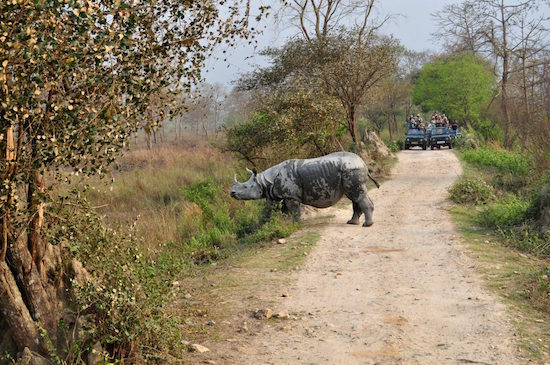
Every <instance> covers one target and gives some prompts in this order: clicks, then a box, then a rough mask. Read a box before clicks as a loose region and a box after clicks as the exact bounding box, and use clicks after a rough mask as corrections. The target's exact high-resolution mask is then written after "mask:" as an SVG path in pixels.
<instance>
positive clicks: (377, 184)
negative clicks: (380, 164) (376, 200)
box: [367, 172, 380, 189]
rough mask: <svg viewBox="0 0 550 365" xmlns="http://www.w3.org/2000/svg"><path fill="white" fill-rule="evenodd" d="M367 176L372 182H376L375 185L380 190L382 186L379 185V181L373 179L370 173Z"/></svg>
mask: <svg viewBox="0 0 550 365" xmlns="http://www.w3.org/2000/svg"><path fill="white" fill-rule="evenodd" d="M367 174H368V175H369V178H370V179H371V180H372V182H374V185H376V187H377V188H378V189H380V184H379V183H378V181H376V180H375V179H374V177H372V175H371V174H370V172H368V173H367Z"/></svg>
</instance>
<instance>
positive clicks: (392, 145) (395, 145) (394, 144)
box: [385, 139, 403, 152]
mask: <svg viewBox="0 0 550 365" xmlns="http://www.w3.org/2000/svg"><path fill="white" fill-rule="evenodd" d="M385 143H386V146H388V148H389V149H390V151H392V152H398V151H400V150H401V149H402V148H403V139H401V140H393V141H389V142H385Z"/></svg>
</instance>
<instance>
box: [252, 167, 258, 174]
mask: <svg viewBox="0 0 550 365" xmlns="http://www.w3.org/2000/svg"><path fill="white" fill-rule="evenodd" d="M252 173H253V174H254V175H257V174H258V170H256V167H253V168H252Z"/></svg>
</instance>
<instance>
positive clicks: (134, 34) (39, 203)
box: [0, 0, 265, 354]
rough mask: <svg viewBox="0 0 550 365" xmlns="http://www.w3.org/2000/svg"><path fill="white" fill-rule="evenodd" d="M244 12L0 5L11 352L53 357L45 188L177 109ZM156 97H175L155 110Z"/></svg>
mask: <svg viewBox="0 0 550 365" xmlns="http://www.w3.org/2000/svg"><path fill="white" fill-rule="evenodd" d="M243 7H244V9H245V10H241V9H242V8H243ZM264 10H265V8H263V9H261V10H260V12H263V11H264ZM249 16H250V10H249V4H248V1H240V0H235V1H233V2H229V3H226V6H220V5H217V4H216V2H215V1H210V0H206V1H200V2H195V1H185V2H180V1H173V0H157V1H149V0H134V1H131V2H128V1H125V0H122V1H102V0H101V1H100V0H97V1H95V0H90V1H82V0H68V1H64V2H60V1H58V0H33V1H30V0H22V1H3V2H1V3H0V62H1V69H0V85H1V88H0V100H1V105H0V146H1V147H2V158H1V159H0V164H1V169H0V175H1V176H0V178H1V180H2V185H1V186H0V221H1V222H2V224H1V233H2V234H1V235H0V240H1V245H0V247H1V248H0V291H2V293H3V294H2V295H1V296H0V311H1V312H2V314H3V316H4V318H5V321H6V322H7V325H8V327H9V330H10V331H11V333H12V334H13V337H14V340H15V343H16V345H17V346H18V348H19V349H23V348H24V347H29V348H31V349H32V350H34V351H37V352H40V353H42V354H48V353H49V352H50V351H52V348H51V346H48V343H49V341H51V343H53V346H54V349H53V351H55V350H57V351H59V353H60V354H61V353H62V351H61V350H62V349H61V347H62V344H61V343H59V342H58V323H59V319H60V316H61V315H62V313H63V309H64V308H65V307H66V305H67V299H68V298H66V296H65V290H64V289H65V288H66V286H67V285H70V283H68V282H67V281H66V280H64V279H66V278H67V276H66V275H67V272H66V270H65V269H64V261H63V260H61V253H62V249H63V248H61V247H56V246H53V245H52V244H51V243H50V242H48V241H47V240H46V238H45V234H44V233H45V232H43V228H44V227H45V225H44V222H45V221H48V220H49V219H51V218H52V215H51V214H55V213H54V212H49V211H48V209H47V207H48V204H51V203H52V202H53V201H54V199H55V195H53V194H51V190H50V188H51V187H52V186H53V185H54V184H55V183H57V182H62V181H64V180H65V179H66V178H67V173H69V172H70V173H71V174H94V173H98V174H101V173H103V172H104V171H105V169H106V167H107V165H108V164H109V163H110V162H112V161H113V160H114V159H115V157H116V156H117V154H118V152H119V151H120V150H121V149H123V148H124V146H126V145H127V143H128V138H129V136H130V135H131V134H132V133H134V132H135V131H136V130H137V129H138V128H140V127H143V126H150V125H154V123H155V122H156V120H158V119H159V118H164V117H165V116H166V114H170V113H171V112H173V111H174V110H177V109H178V108H180V107H181V106H180V105H176V104H174V103H173V100H174V99H173V96H174V95H176V94H178V93H185V92H187V91H188V90H189V88H190V87H191V85H193V84H194V83H196V82H197V81H198V80H199V79H200V70H201V68H202V67H203V65H204V60H205V57H206V56H207V55H208V54H209V52H210V51H211V49H212V47H213V46H214V45H215V44H218V43H222V42H228V43H231V42H232V40H233V39H235V37H246V38H249V37H250V36H251V33H250V31H249V30H248V24H249ZM160 94H162V95H165V96H170V95H172V97H171V98H167V99H165V101H166V106H165V107H166V109H159V110H154V113H153V110H152V109H151V106H152V105H153V100H154V98H155V95H160ZM46 172H51V173H54V172H55V178H54V180H51V181H46ZM48 176H51V174H48ZM35 324H38V326H37V325H35ZM38 328H41V329H42V330H40V331H39V329H38ZM40 332H42V334H47V335H46V336H41V335H40Z"/></svg>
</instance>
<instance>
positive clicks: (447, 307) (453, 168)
mask: <svg viewBox="0 0 550 365" xmlns="http://www.w3.org/2000/svg"><path fill="white" fill-rule="evenodd" d="M398 156H399V162H398V164H397V165H396V166H395V167H394V168H393V170H392V171H393V172H392V176H391V178H390V179H389V180H388V181H386V182H385V183H383V184H382V186H381V187H380V189H378V190H374V191H371V192H370V196H371V198H372V199H373V201H374V204H375V211H374V222H375V223H374V225H373V226H372V227H369V228H363V227H361V226H350V225H346V224H345V222H346V221H347V220H348V219H349V218H350V217H351V206H350V207H349V209H345V210H344V209H335V210H334V213H335V218H334V219H332V220H331V222H330V223H329V224H328V225H327V226H326V227H325V228H324V229H323V231H322V233H321V239H320V241H319V242H318V243H317V245H316V247H315V249H314V250H313V252H312V253H311V254H310V256H309V257H308V259H307V263H306V264H305V268H304V269H303V270H302V271H301V272H300V273H299V274H298V277H297V281H296V282H295V284H294V285H293V286H291V287H290V288H288V294H289V296H288V297H287V298H280V299H278V301H279V303H277V305H278V307H279V308H282V309H285V308H286V310H287V311H288V312H289V313H290V314H291V315H292V316H294V318H295V319H293V320H289V321H287V322H285V323H286V325H284V324H283V325H284V326H283V327H281V325H279V324H273V323H272V322H271V323H270V322H269V321H266V322H265V325H264V326H263V328H262V330H261V331H260V332H259V333H257V334H255V335H253V336H250V337H248V341H247V343H246V345H243V346H239V354H234V355H233V356H231V357H232V359H235V361H236V362H235V363H239V364H251V365H252V364H254V365H258V364H499V365H502V364H522V363H525V361H523V360H521V359H520V358H519V357H518V351H517V347H516V345H515V343H514V334H513V330H512V329H511V328H510V326H509V325H508V324H507V318H506V313H505V308H504V306H503V305H502V304H500V303H499V302H498V300H497V299H496V298H495V297H494V296H493V295H492V294H490V293H488V291H487V290H486V289H484V283H483V281H482V280H481V278H480V276H479V275H478V274H477V273H476V272H475V266H474V265H475V264H474V262H473V261H472V260H471V259H470V258H468V257H467V256H466V255H465V254H463V253H462V250H463V247H462V246H461V243H460V240H459V238H458V235H457V233H456V231H455V230H454V227H453V225H452V223H451V222H450V219H449V214H448V212H447V210H446V208H447V206H448V201H446V198H447V188H448V187H449V186H450V185H451V184H452V183H453V182H454V181H455V179H457V177H458V176H459V175H460V173H461V167H460V164H459V162H458V160H457V159H456V157H455V156H454V154H452V152H451V151H448V150H441V151H438V150H436V151H421V150H411V151H403V152H401V153H399V155H398ZM237 358H239V359H237Z"/></svg>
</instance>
